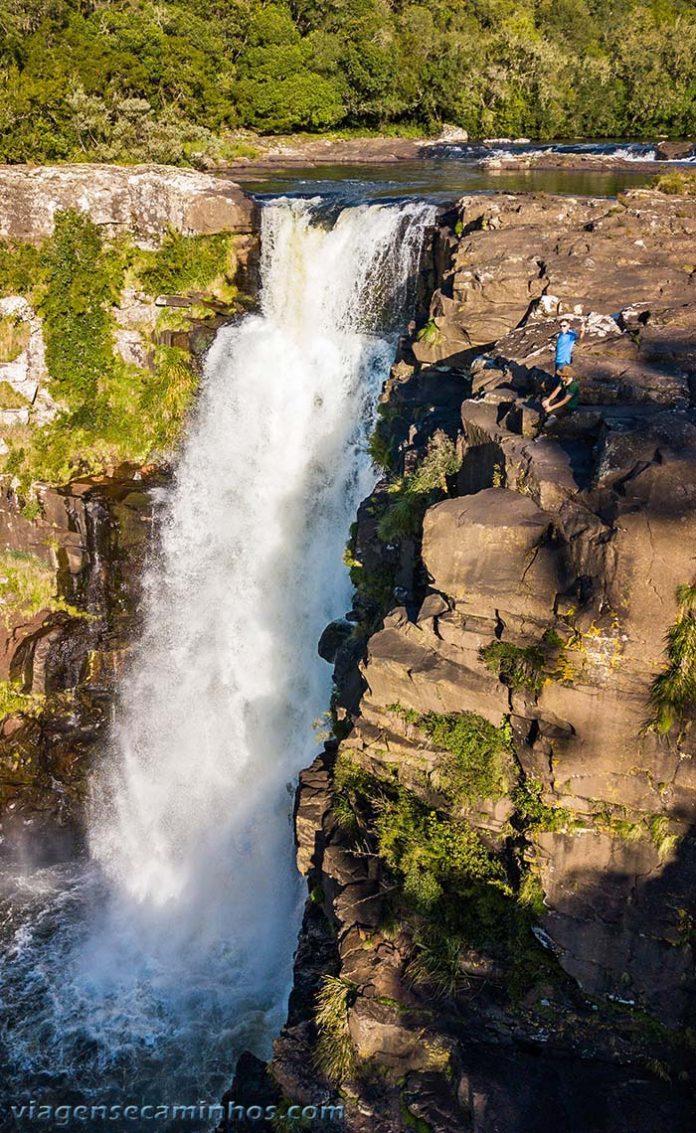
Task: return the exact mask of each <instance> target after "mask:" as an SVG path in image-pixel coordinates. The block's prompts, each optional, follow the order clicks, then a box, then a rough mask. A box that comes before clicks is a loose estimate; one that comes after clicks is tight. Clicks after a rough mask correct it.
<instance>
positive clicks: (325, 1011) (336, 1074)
mask: <svg viewBox="0 0 696 1133" xmlns="http://www.w3.org/2000/svg"><path fill="white" fill-rule="evenodd" d="M356 994H357V987H356V985H355V984H354V983H352V982H351V981H350V980H347V979H345V978H344V977H343V976H324V977H323V978H322V983H321V987H320V989H319V992H318V994H317V1001H316V1003H317V1010H316V1015H315V1019H316V1024H317V1029H318V1031H319V1038H318V1040H317V1045H316V1050H315V1059H316V1064H317V1068H318V1069H319V1070H321V1072H322V1074H325V1075H326V1077H327V1078H328V1079H329V1080H330V1081H332V1082H343V1081H345V1080H346V1079H347V1078H350V1077H351V1075H352V1074H353V1072H354V1070H355V1067H356V1062H357V1059H356V1053H355V1048H354V1046H353V1041H352V1039H351V1037H350V1031H349V1029H348V1011H349V1009H350V1007H351V1006H352V1004H353V1003H354V1002H355V997H356Z"/></svg>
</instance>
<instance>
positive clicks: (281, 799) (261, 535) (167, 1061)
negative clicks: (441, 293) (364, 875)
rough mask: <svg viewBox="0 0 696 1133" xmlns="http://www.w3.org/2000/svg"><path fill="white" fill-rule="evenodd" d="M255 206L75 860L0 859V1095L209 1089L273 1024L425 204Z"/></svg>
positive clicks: (166, 1095)
mask: <svg viewBox="0 0 696 1133" xmlns="http://www.w3.org/2000/svg"><path fill="white" fill-rule="evenodd" d="M263 212H264V215H263V228H262V265H261V266H262V271H261V276H262V292H261V313H260V314H257V315H249V316H247V317H245V318H244V319H243V320H242V321H241V322H240V323H239V324H238V325H236V326H234V327H230V328H226V329H224V330H222V331H221V332H220V333H219V334H218V337H217V340H216V342H215V344H214V346H213V348H212V350H211V352H210V356H209V359H208V363H207V368H206V375H205V380H204V383H203V386H202V391H201V395H200V400H199V404H198V407H197V410H196V413H195V417H194V419H193V420H192V422H191V424H190V427H189V430H188V435H187V439H186V442H185V445H184V451H183V454H182V457H181V461H180V464H179V467H178V471H177V474H176V478H175V482H174V485H173V487H172V489H171V491H170V492H169V493H168V494H167V497H166V499H164V500H163V501H162V510H161V517H160V522H159V525H158V530H159V544H158V545H159V549H158V551H157V553H156V554H155V555H154V557H153V561H152V563H151V565H150V567H149V568H148V572H147V577H146V580H145V602H144V630H143V635H142V641H141V643H140V645H139V647H138V650H137V653H136V656H135V659H134V661H133V664H132V668H131V672H130V675H129V676H128V677H127V678H126V680H125V681H124V684H123V687H122V689H121V690H120V697H119V703H118V706H117V709H116V712H115V721H114V725H113V729H112V736H111V740H110V745H109V748H108V750H107V751H104V752H103V753H102V755H101V757H100V768H101V770H100V771H98V772H97V773H96V775H95V778H94V781H93V784H92V803H91V812H90V839H89V841H90V857H89V861H88V862H87V863H85V862H81V863H73V864H70V865H61V866H53V867H51V868H34V869H32V868H31V865H30V864H28V863H25V865H24V867H23V868H22V869H21V870H17V869H14V870H10V869H9V867H7V866H5V867H3V872H2V873H1V874H0V948H1V949H2V954H1V955H0V1009H1V1010H2V1018H3V1021H2V1030H1V1031H0V1066H1V1067H2V1070H3V1071H4V1073H3V1074H2V1080H1V1081H0V1107H2V1108H6V1107H7V1105H8V1103H10V1102H13V1103H15V1104H16V1103H21V1102H23V1101H28V1100H29V1099H30V1098H31V1099H37V1100H38V1101H43V1102H44V1103H47V1102H52V1103H54V1104H57V1103H58V1102H64V1103H70V1102H72V1103H73V1104H74V1103H76V1102H80V1101H82V1100H84V1099H87V1100H88V1101H90V1102H92V1103H94V1102H100V1103H103V1104H110V1103H112V1102H117V1103H122V1104H126V1103H128V1102H132V1103H133V1104H141V1103H143V1102H149V1103H155V1104H156V1103H162V1104H170V1105H171V1104H174V1103H184V1102H188V1103H191V1102H194V1101H199V1100H200V1099H203V1100H206V1101H210V1102H211V1103H214V1102H215V1101H217V1100H218V1098H219V1096H220V1093H221V1092H222V1090H223V1089H225V1088H226V1087H227V1086H228V1085H229V1083H230V1078H231V1069H232V1068H233V1065H234V1061H235V1057H236V1055H237V1054H238V1053H239V1052H240V1050H242V1049H244V1048H251V1049H253V1050H255V1051H256V1052H257V1053H259V1054H262V1055H267V1054H268V1053H269V1049H270V1040H271V1038H272V1036H273V1034H274V1033H275V1032H276V1031H277V1030H278V1028H279V1027H280V1026H281V1024H282V1022H283V1018H284V1013H285V1009H286V1003H287V993H288V990H289V986H290V982H291V964H292V953H293V949H294V945H295V940H296V934H297V930H298V926H299V917H300V911H301V903H302V886H301V884H300V881H299V878H298V877H297V875H296V872H295V869H294V863H293V835H292V828H291V822H290V811H291V806H292V798H291V790H292V788H291V784H292V782H293V780H294V779H295V778H296V776H297V773H298V771H299V770H300V768H301V767H303V766H304V765H306V764H307V763H308V762H309V760H310V759H311V757H312V751H313V748H314V747H315V745H316V740H315V739H314V738H313V723H314V722H315V721H316V720H317V718H318V717H320V716H321V715H322V713H323V712H324V711H325V710H326V708H327V705H328V700H329V694H330V669H329V667H328V666H327V665H325V664H324V663H323V662H322V661H321V660H319V658H318V657H317V653H316V642H317V639H318V637H319V635H320V633H321V630H322V628H323V626H324V625H325V624H326V622H327V621H329V620H330V619H332V618H333V617H336V616H337V615H340V614H341V613H343V611H344V610H345V608H346V606H347V603H348V602H349V600H350V587H349V583H348V580H347V578H346V574H345V570H344V568H343V567H342V564H341V555H342V549H343V546H344V544H345V541H346V536H347V531H348V527H349V524H350V521H351V519H352V517H353V515H354V512H355V509H356V506H357V504H358V502H359V500H360V498H361V496H362V495H364V494H365V493H366V491H368V490H369V489H370V487H371V483H372V478H373V472H372V469H371V466H370V462H369V459H368V457H367V455H366V447H365V446H366V438H367V434H368V432H369V428H370V422H371V418H372V415H373V410H374V403H375V398H376V394H377V393H378V391H379V388H380V386H381V383H382V382H383V380H384V378H385V376H386V373H387V371H388V367H389V364H390V360H391V356H392V354H393V344H394V338H393V335H394V331H395V329H396V328H397V326H398V324H402V323H403V322H404V321H405V319H406V318H407V312H408V311H409V309H410V308H412V306H413V302H414V278H415V274H416V269H417V266H418V261H419V255H420V249H421V245H422V239H423V233H424V231H425V229H426V227H427V225H428V224H430V223H432V220H433V219H434V216H433V209H432V208H431V207H430V206H427V205H423V204H416V203H410V204H407V205H403V206H392V207H385V206H359V207H355V208H348V209H345V210H343V211H342V212H340V213H339V214H338V216H333V217H331V218H330V217H328V216H327V215H325V214H324V213H323V212H322V209H321V207H320V203H319V202H316V201H315V202H311V201H310V202H307V201H304V202H299V201H294V202H290V201H278V202H275V203H273V204H271V205H269V206H267V207H266V208H265V209H264V210H263ZM110 1127H111V1128H114V1124H113V1122H110ZM130 1127H132V1124H131V1125H130ZM160 1127H161V1126H160ZM187 1127H191V1126H190V1124H189V1125H187Z"/></svg>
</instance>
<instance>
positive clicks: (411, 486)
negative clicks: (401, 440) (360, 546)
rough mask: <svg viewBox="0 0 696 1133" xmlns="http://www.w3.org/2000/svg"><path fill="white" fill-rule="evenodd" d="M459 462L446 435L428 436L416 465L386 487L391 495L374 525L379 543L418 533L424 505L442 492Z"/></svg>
mask: <svg viewBox="0 0 696 1133" xmlns="http://www.w3.org/2000/svg"><path fill="white" fill-rule="evenodd" d="M461 463H462V458H461V456H460V455H459V453H458V452H457V449H456V446H455V444H454V442H453V441H451V440H450V439H449V437H446V436H445V435H444V434H440V433H438V434H436V435H435V436H434V437H432V438H431V439H430V441H429V442H428V447H427V449H426V451H425V454H424V455H423V456H422V457H421V459H420V461H419V463H418V464H417V466H416V468H415V469H413V471H411V472H409V473H407V474H406V475H405V476H402V477H399V478H398V479H397V480H394V481H393V482H392V484H390V486H389V488H388V492H389V494H390V497H391V498H390V501H389V504H388V505H387V508H386V509H385V511H384V512H383V514H382V516H381V517H380V520H379V523H378V524H377V534H378V535H379V538H380V539H381V540H382V542H383V543H391V542H395V541H397V540H399V539H400V538H402V537H404V536H415V535H418V533H419V532H420V530H421V527H422V525H423V516H424V515H425V512H426V510H427V508H429V507H430V505H431V504H434V503H436V502H437V501H438V500H439V499H441V498H442V497H443V496H444V495H445V493H446V492H447V478H448V476H455V475H456V474H457V472H458V471H459V469H460V467H461Z"/></svg>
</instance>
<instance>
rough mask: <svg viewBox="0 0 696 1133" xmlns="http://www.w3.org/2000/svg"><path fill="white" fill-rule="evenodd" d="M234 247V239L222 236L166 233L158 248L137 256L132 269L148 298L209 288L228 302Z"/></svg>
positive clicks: (231, 296) (232, 277)
mask: <svg viewBox="0 0 696 1133" xmlns="http://www.w3.org/2000/svg"><path fill="white" fill-rule="evenodd" d="M234 247H235V240H234V237H233V236H229V235H226V234H225V233H218V234H216V235H214V236H183V235H182V234H181V233H180V232H175V231H170V232H168V233H167V235H166V236H165V237H164V239H163V241H162V243H161V245H160V247H159V248H158V249H156V250H155V251H153V252H143V253H141V254H140V259H139V260H138V262H137V263H136V264H135V266H134V270H135V272H136V274H137V276H138V279H139V281H140V284H141V286H142V288H143V290H144V291H146V292H147V293H148V294H149V295H160V294H178V293H181V292H189V291H192V290H210V289H212V290H213V291H215V290H218V291H219V292H220V296H221V298H222V301H223V302H227V301H229V302H231V301H232V299H233V298H234V293H230V292H229V291H228V290H226V288H229V287H230V285H232V284H233V282H234V276H235V272H236V266H237V264H236V258H235V253H234ZM216 285H217V288H216ZM227 297H229V298H227Z"/></svg>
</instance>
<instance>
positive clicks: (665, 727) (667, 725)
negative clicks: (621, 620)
mask: <svg viewBox="0 0 696 1133" xmlns="http://www.w3.org/2000/svg"><path fill="white" fill-rule="evenodd" d="M676 597H677V618H676V621H675V622H674V625H672V626H670V628H669V630H668V631H667V648H666V653H667V666H666V668H665V670H664V671H663V672H662V673H660V674H659V675H658V676H657V677H655V679H654V681H653V682H652V685H651V687H650V705H651V708H652V709H653V715H652V717H651V719H650V721H649V724H648V727H650V728H651V729H653V730H654V731H656V732H661V733H662V734H663V735H666V734H667V733H668V732H670V731H671V730H672V728H673V727H675V726H679V727H681V728H683V727H684V726H686V725H687V724H688V723H690V722H691V721H693V718H694V714H695V713H696V583H685V584H684V585H683V586H678V587H677V594H676Z"/></svg>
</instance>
